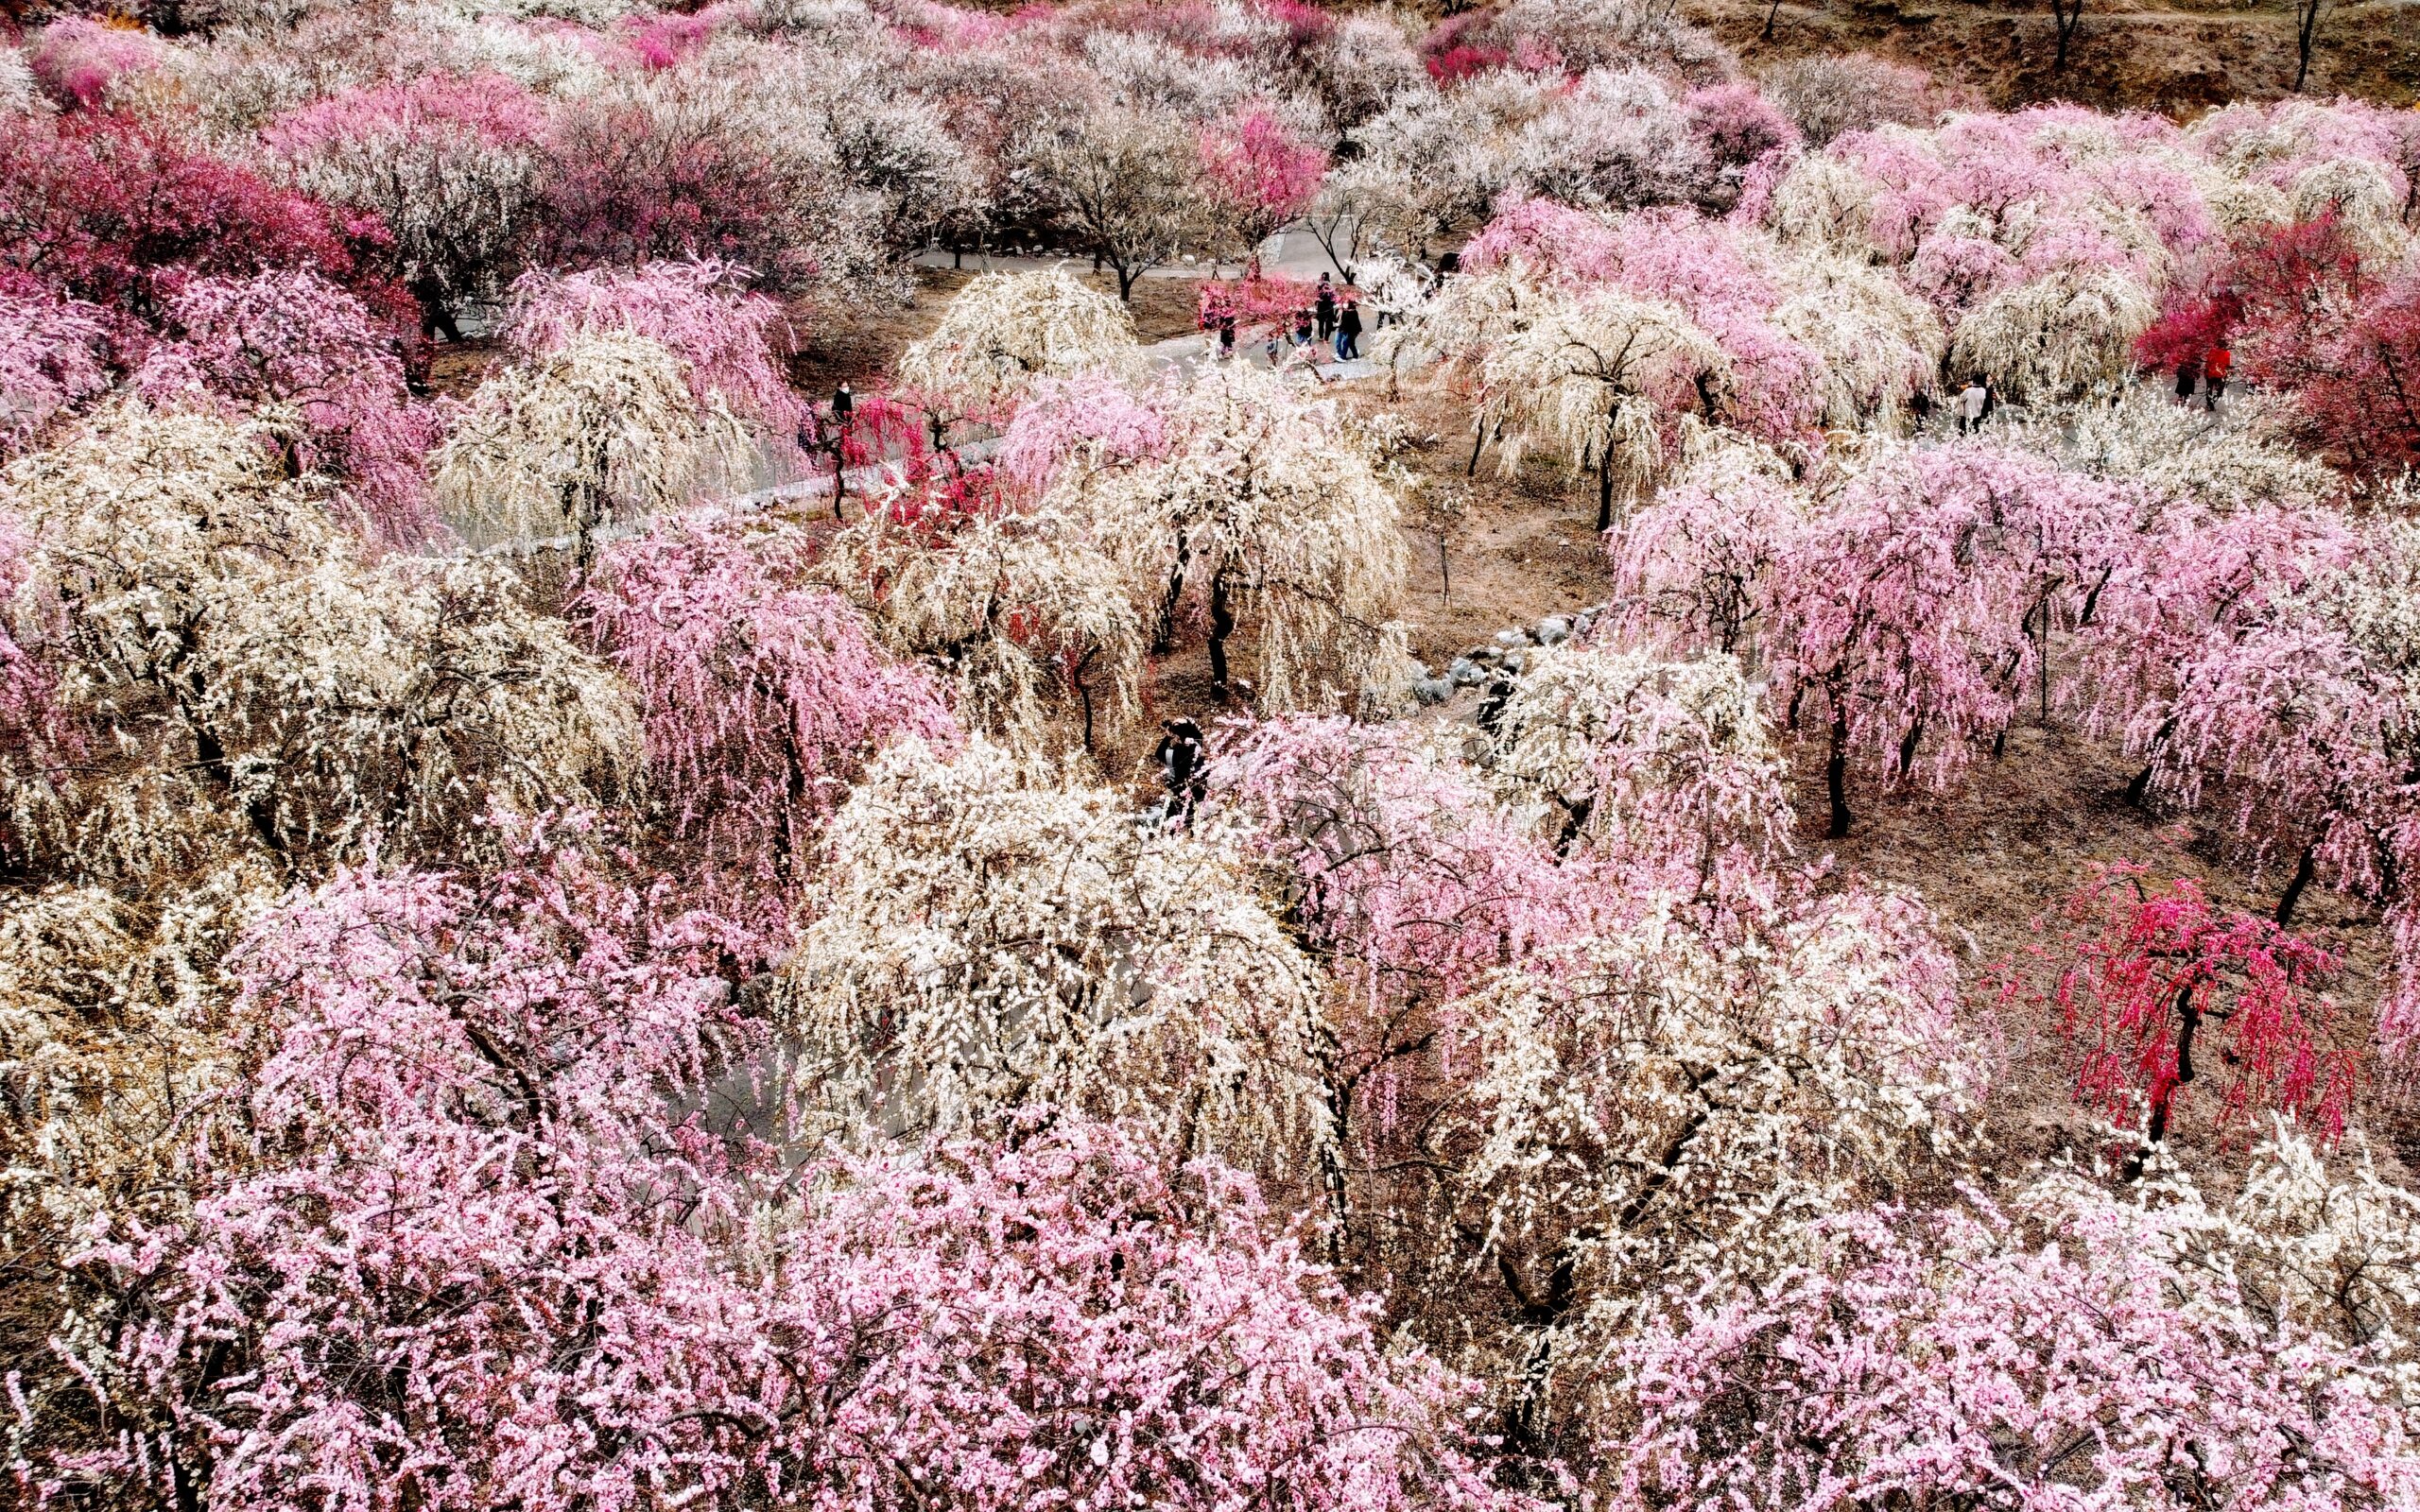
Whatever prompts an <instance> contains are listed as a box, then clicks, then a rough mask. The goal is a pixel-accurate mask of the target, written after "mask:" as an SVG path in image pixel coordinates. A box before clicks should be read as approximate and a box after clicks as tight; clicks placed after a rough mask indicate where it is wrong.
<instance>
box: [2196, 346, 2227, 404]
mask: <svg viewBox="0 0 2420 1512" xmlns="http://www.w3.org/2000/svg"><path fill="white" fill-rule="evenodd" d="M2234 366H2235V353H2234V352H2229V351H2228V350H2227V349H2226V348H2224V347H2214V348H2212V349H2211V351H2210V354H2209V356H2207V357H2206V358H2204V359H2203V363H2202V404H2203V407H2204V408H2205V409H2211V410H2215V409H2217V408H2218V407H2219V395H2220V394H2221V393H2223V392H2224V391H2225V389H2226V387H2227V369H2230V368H2232V367H2234Z"/></svg>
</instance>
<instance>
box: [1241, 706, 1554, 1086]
mask: <svg viewBox="0 0 2420 1512" xmlns="http://www.w3.org/2000/svg"><path fill="white" fill-rule="evenodd" d="M1210 776H1211V790H1212V798H1213V801H1214V807H1216V808H1218V809H1220V810H1224V811H1228V812H1232V813H1235V814H1236V815H1238V816H1243V817H1246V818H1248V819H1250V820H1251V821H1252V822H1253V825H1254V827H1255V835H1256V839H1255V850H1256V851H1257V853H1258V855H1259V858H1260V860H1261V862H1262V863H1263V865H1265V866H1267V867H1268V868H1270V869H1271V872H1272V873H1273V875H1274V876H1275V877H1276V878H1277V883H1276V887H1277V890H1278V893H1279V896H1281V897H1284V898H1285V899H1287V900H1288V917H1289V918H1290V919H1292V920H1293V921H1294V922H1295V923H1296V924H1297V926H1298V927H1299V928H1301V929H1302V930H1303V931H1304V932H1305V935H1306V936H1307V937H1308V939H1309V940H1310V942H1311V943H1312V944H1313V945H1314V946H1315V947H1316V948H1318V949H1320V950H1322V952H1325V953H1331V954H1333V955H1334V956H1335V957H1336V958H1337V959H1338V960H1339V962H1340V963H1350V964H1349V966H1347V967H1346V968H1345V980H1346V981H1347V983H1348V984H1349V985H1350V986H1351V988H1352V989H1353V990H1354V992H1355V993H1356V995H1357V997H1358V998H1360V999H1361V1000H1362V1001H1363V1002H1364V1003H1365V1004H1366V1005H1368V1007H1367V1010H1366V1011H1367V1015H1368V1016H1367V1017H1366V1018H1363V1017H1358V1016H1357V1018H1356V1019H1355V1020H1354V1021H1351V1023H1350V1025H1349V1027H1348V1029H1347V1033H1348V1036H1350V1037H1358V1036H1361V1035H1368V1036H1369V1037H1370V1038H1371V1040H1372V1043H1371V1044H1370V1045H1369V1046H1367V1047H1363V1046H1350V1047H1347V1048H1348V1050H1349V1051H1352V1052H1358V1055H1359V1058H1360V1059H1361V1060H1363V1061H1365V1062H1366V1064H1365V1065H1361V1066H1358V1067H1357V1068H1355V1069H1354V1070H1353V1071H1351V1072H1349V1073H1348V1074H1347V1075H1346V1081H1347V1085H1348V1088H1354V1087H1357V1086H1358V1085H1359V1084H1360V1083H1361V1082H1362V1081H1365V1080H1367V1079H1369V1078H1370V1077H1371V1076H1372V1075H1373V1074H1374V1073H1376V1072H1378V1071H1380V1070H1381V1069H1382V1068H1383V1067H1384V1066H1385V1065H1386V1063H1387V1062H1388V1061H1390V1060H1392V1059H1393V1058H1396V1057H1400V1056H1402V1055H1405V1054H1409V1053H1411V1050H1412V1048H1413V1042H1414V1041H1416V1040H1418V1038H1419V1037H1418V1035H1417V1034H1416V1033H1395V1032H1393V1029H1392V1028H1391V1026H1400V1025H1401V1024H1404V1023H1409V1022H1411V1020H1412V1018H1413V1017H1414V1016H1415V1013H1416V1010H1418V1009H1420V1008H1423V1007H1427V1008H1434V1007H1435V1006H1437V1005H1441V1004H1443V1003H1444V1002H1447V1001H1449V1000H1451V999H1452V998H1454V997H1456V996H1459V995H1461V993H1464V992H1467V991H1469V990H1471V989H1472V988H1476V987H1477V986H1478V984H1479V983H1480V982H1481V981H1482V980H1483V979H1484V978H1485V976H1486V975H1487V973H1488V972H1489V971H1493V970H1494V969H1495V967H1496V966H1497V965H1498V964H1499V963H1500V962H1502V961H1503V960H1505V959H1506V958H1508V957H1519V956H1522V955H1525V954H1527V953H1528V952H1529V951H1530V949H1531V948H1532V947H1533V946H1535V945H1537V944H1539V943H1542V942H1545V941H1547V940H1552V939H1557V938H1561V937H1564V936H1566V935H1568V934H1569V933H1570V932H1571V931H1572V929H1573V927H1574V925H1575V923H1576V921H1577V919H1576V916H1575V914H1574V912H1573V905H1574V904H1575V903H1578V902H1581V901H1582V898H1583V896H1584V894H1583V893H1582V890H1581V889H1577V888H1571V887H1566V886H1564V885H1562V875H1561V869H1560V868H1558V865H1557V862H1556V858H1555V856H1554V854H1553V852H1552V851H1550V850H1549V849H1548V848H1547V847H1546V846H1544V845H1542V844H1540V843H1539V840H1538V838H1537V836H1536V835H1535V834H1534V833H1532V832H1531V829H1530V826H1528V825H1527V824H1525V823H1523V822H1521V820H1520V819H1519V818H1518V816H1514V815H1513V814H1512V813H1511V812H1509V811H1507V810H1505V809H1504V808H1502V807H1501V806H1500V805H1498V804H1497V803H1496V802H1495V799H1494V798H1493V796H1492V795H1491V794H1489V793H1488V791H1487V790H1486V788H1485V787H1484V786H1483V785H1481V783H1480V782H1478V780H1477V774H1476V773H1474V772H1472V771H1470V770H1468V769H1466V768H1464V767H1462V766H1461V765H1460V764H1459V763H1456V762H1453V761H1451V760H1449V759H1447V758H1445V757H1444V756H1443V754H1442V753H1441V752H1439V751H1437V750H1434V749H1431V748H1428V747H1426V745H1424V743H1422V742H1421V741H1420V740H1418V739H1417V738H1416V737H1415V736H1414V735H1413V734H1412V733H1411V732H1409V731H1408V730H1402V729H1400V728H1399V727H1397V726H1394V725H1367V724H1359V723H1356V722H1354V721H1352V720H1348V719H1343V718H1339V717H1333V716H1330V717H1319V716H1313V715H1304V714H1295V715H1288V716H1287V717H1285V718H1282V719H1275V720H1271V721H1269V722H1267V723H1264V724H1259V725H1254V726H1250V727H1246V728H1242V729H1238V730H1236V739H1235V740H1234V742H1233V743H1232V744H1231V745H1229V746H1228V747H1226V748H1225V749H1223V750H1222V751H1221V752H1220V753H1219V759H1218V761H1217V762H1216V763H1214V764H1213V765H1212V766H1211V769H1210ZM1578 869H1579V868H1574V870H1575V871H1577V870H1578Z"/></svg>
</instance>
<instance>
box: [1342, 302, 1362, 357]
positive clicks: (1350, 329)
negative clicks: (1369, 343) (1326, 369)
mask: <svg viewBox="0 0 2420 1512" xmlns="http://www.w3.org/2000/svg"><path fill="white" fill-rule="evenodd" d="M1359 355H1361V301H1359V300H1347V301H1344V313H1343V314H1341V315H1340V316H1338V317H1337V318H1336V357H1337V360H1338V361H1339V362H1342V361H1345V360H1347V359H1349V358H1353V357H1358V356H1359Z"/></svg>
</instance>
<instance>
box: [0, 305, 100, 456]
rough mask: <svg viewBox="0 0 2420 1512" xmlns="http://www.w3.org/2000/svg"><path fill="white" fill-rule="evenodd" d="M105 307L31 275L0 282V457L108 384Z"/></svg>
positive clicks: (17, 449)
mask: <svg viewBox="0 0 2420 1512" xmlns="http://www.w3.org/2000/svg"><path fill="white" fill-rule="evenodd" d="M110 334H111V321H110V319H109V314H108V312H107V311H105V310H103V309H101V308H100V307H99V306H97V305H94V304H87V303H85V302H84V301H81V300H74V299H67V298H63V297H61V296H60V295H56V294H53V293H51V292H50V291H49V290H47V289H44V288H43V287H42V286H41V285H40V284H38V283H33V282H32V281H31V280H20V279H14V278H11V279H8V280H5V281H0V456H7V455H12V454H14V453H16V452H19V451H22V450H23V449H25V448H26V446H27V445H29V444H30V443H31V442H32V441H33V440H34V439H35V438H37V437H38V436H39V435H40V434H41V433H42V430H43V427H44V426H45V425H47V424H48V423H49V422H50V421H52V420H53V419H54V418H56V417H58V416H60V415H61V414H63V413H65V412H67V411H69V410H72V409H73V408H75V407H76V406H77V405H78V404H81V403H82V402H84V401H85V400H88V399H91V398H92V397H94V396H95V395H96V394H99V393H101V392H102V391H104V390H105V389H107V388H108V387H109V386H110V372H109V368H108V366H107V361H108V358H109V355H110V351H111V341H110Z"/></svg>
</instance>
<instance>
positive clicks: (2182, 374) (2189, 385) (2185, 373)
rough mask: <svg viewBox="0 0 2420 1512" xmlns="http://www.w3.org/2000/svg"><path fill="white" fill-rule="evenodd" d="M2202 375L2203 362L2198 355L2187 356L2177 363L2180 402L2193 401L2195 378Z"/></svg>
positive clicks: (2178, 400) (2189, 402) (2177, 385)
mask: <svg viewBox="0 0 2420 1512" xmlns="http://www.w3.org/2000/svg"><path fill="white" fill-rule="evenodd" d="M2201 376H2202V363H2201V359H2200V358H2198V357H2187V358H2186V359H2185V360H2184V361H2183V362H2180V363H2178V364H2177V365H2176V402H2177V403H2178V404H2191V403H2193V380H2194V379H2196V378H2199V377H2201Z"/></svg>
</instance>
